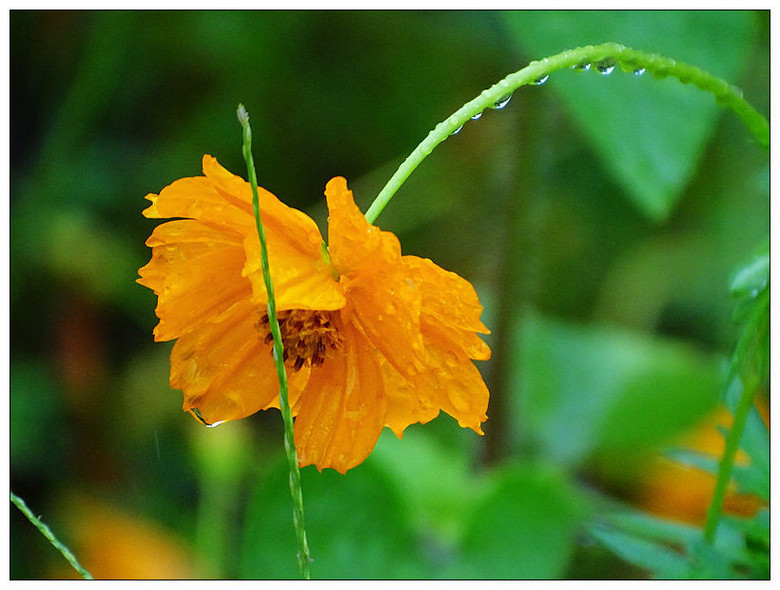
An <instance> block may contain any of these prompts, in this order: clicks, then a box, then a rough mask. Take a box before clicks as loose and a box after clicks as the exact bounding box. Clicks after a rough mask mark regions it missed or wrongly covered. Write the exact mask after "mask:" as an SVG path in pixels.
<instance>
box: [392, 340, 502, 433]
mask: <svg viewBox="0 0 780 590" xmlns="http://www.w3.org/2000/svg"><path fill="white" fill-rule="evenodd" d="M423 336H424V339H425V348H426V353H427V354H426V365H427V366H426V368H425V370H423V371H421V372H420V373H419V374H417V375H415V376H414V377H412V378H407V379H402V378H401V376H400V375H398V373H397V372H396V371H395V369H394V368H393V367H391V366H390V365H389V364H388V365H383V370H384V374H385V381H386V383H387V413H386V416H387V419H386V422H385V424H386V425H387V426H388V427H389V428H391V429H392V430H393V432H395V434H396V436H398V437H399V438H400V437H401V436H402V433H403V430H404V429H405V428H406V427H407V426H409V425H410V424H414V423H416V422H422V423H423V424H424V423H425V422H428V421H429V420H432V419H433V418H435V417H436V416H437V415H438V413H439V410H440V409H441V410H443V411H444V412H446V413H447V414H449V415H450V416H452V417H453V418H455V419H456V420H457V421H458V424H459V425H460V426H462V427H465V428H471V429H473V430H474V431H475V432H477V433H479V434H482V428H481V424H482V422H484V421H485V420H486V419H487V416H486V414H485V412H486V411H487V406H488V399H489V393H488V389H487V386H486V385H485V382H484V381H483V379H482V376H481V375H480V373H479V371H478V370H477V368H476V367H475V366H474V363H473V362H472V361H471V359H469V357H468V356H467V355H466V353H465V352H464V351H463V349H462V348H460V347H459V346H453V345H452V343H451V342H450V341H449V339H448V336H447V335H446V334H445V333H443V332H441V331H436V330H435V329H433V330H431V331H429V330H426V329H425V328H423Z"/></svg>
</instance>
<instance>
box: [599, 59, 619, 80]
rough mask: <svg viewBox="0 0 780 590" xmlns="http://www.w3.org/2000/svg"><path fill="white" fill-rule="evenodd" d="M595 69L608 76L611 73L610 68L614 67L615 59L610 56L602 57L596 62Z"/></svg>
mask: <svg viewBox="0 0 780 590" xmlns="http://www.w3.org/2000/svg"><path fill="white" fill-rule="evenodd" d="M596 69H597V70H598V71H599V74H601V75H602V76H609V75H610V74H611V73H612V70H614V69H615V60H614V59H612V58H611V57H608V58H607V59H603V60H601V61H600V62H598V63H597V64H596Z"/></svg>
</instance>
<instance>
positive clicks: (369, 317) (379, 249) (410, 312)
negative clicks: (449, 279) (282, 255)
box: [325, 177, 425, 376]
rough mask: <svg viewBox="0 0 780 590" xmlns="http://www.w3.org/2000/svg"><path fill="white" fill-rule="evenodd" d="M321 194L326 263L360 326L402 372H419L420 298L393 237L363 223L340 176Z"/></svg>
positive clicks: (420, 341)
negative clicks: (325, 206) (325, 219)
mask: <svg viewBox="0 0 780 590" xmlns="http://www.w3.org/2000/svg"><path fill="white" fill-rule="evenodd" d="M325 195H326V197H327V199H328V210H329V212H330V216H329V221H328V241H329V246H330V256H331V261H332V263H333V266H334V267H335V268H336V270H337V271H338V272H339V273H340V275H341V278H340V282H341V284H342V285H343V286H344V291H345V292H346V294H347V297H348V299H349V300H350V302H351V303H352V304H353V306H354V313H355V315H357V316H358V322H359V324H360V326H361V328H362V330H363V331H364V333H365V334H366V336H368V338H369V339H370V341H371V343H372V344H373V345H374V347H376V348H377V350H379V351H380V352H381V353H382V355H383V356H384V357H385V358H386V359H387V361H388V362H389V363H390V364H391V365H393V366H394V367H395V369H396V370H397V371H398V372H399V373H400V374H401V375H404V376H405V375H409V374H415V373H417V372H419V371H420V370H422V368H423V367H424V363H423V356H424V352H425V350H424V347H423V341H422V335H421V334H420V306H421V298H420V297H421V296H420V292H419V289H418V288H417V285H416V284H415V282H414V281H412V280H410V279H409V277H408V274H407V272H406V269H405V268H404V265H403V264H402V263H401V260H402V259H401V246H400V243H399V242H398V238H396V237H395V235H393V234H392V233H391V232H387V231H382V230H380V229H379V228H378V227H375V226H373V225H371V224H370V223H368V222H367V221H366V219H365V217H363V214H362V213H361V212H360V210H359V209H358V208H357V206H356V205H355V202H354V200H353V198H352V191H350V190H349V189H347V182H346V180H344V179H343V178H340V177H338V178H334V179H332V180H331V181H330V182H328V185H327V187H326V189H325Z"/></svg>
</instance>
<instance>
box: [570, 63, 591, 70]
mask: <svg viewBox="0 0 780 590" xmlns="http://www.w3.org/2000/svg"><path fill="white" fill-rule="evenodd" d="M571 69H572V70H576V71H578V72H587V71H588V70H589V69H590V63H589V62H588V63H581V64H577V65H576V66H572V67H571Z"/></svg>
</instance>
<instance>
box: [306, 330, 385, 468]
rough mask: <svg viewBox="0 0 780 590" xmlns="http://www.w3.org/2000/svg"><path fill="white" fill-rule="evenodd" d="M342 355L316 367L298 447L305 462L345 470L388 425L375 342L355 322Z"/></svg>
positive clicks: (365, 453) (361, 457)
mask: <svg viewBox="0 0 780 590" xmlns="http://www.w3.org/2000/svg"><path fill="white" fill-rule="evenodd" d="M341 332H342V334H343V336H344V345H343V348H342V349H341V352H342V354H339V355H338V356H336V357H333V358H330V359H328V361H326V363H325V364H324V365H322V366H321V367H319V368H317V369H316V370H313V371H312V373H311V377H310V378H309V383H308V385H307V386H306V389H305V390H304V392H303V393H302V394H301V397H300V400H299V402H298V417H297V418H296V419H295V446H296V448H297V450H298V460H299V462H300V464H301V466H304V465H311V464H314V465H316V466H317V468H318V469H320V470H321V469H323V468H325V467H332V468H334V469H336V470H337V471H339V472H341V473H344V472H346V471H347V469H350V468H352V467H354V466H356V465H358V464H360V463H361V462H363V460H364V459H365V458H366V457H367V456H368V455H369V453H370V452H371V450H372V449H373V448H374V446H375V445H376V441H377V439H378V438H379V434H380V432H381V431H382V426H383V425H384V413H385V397H384V386H383V378H382V371H381V369H380V366H379V361H378V359H377V356H376V353H375V352H374V350H373V348H372V346H371V344H370V343H369V342H368V341H367V340H366V339H365V337H363V336H362V335H361V334H360V332H359V331H358V330H356V329H354V327H352V326H350V325H349V324H347V325H344V326H342V327H341Z"/></svg>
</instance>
